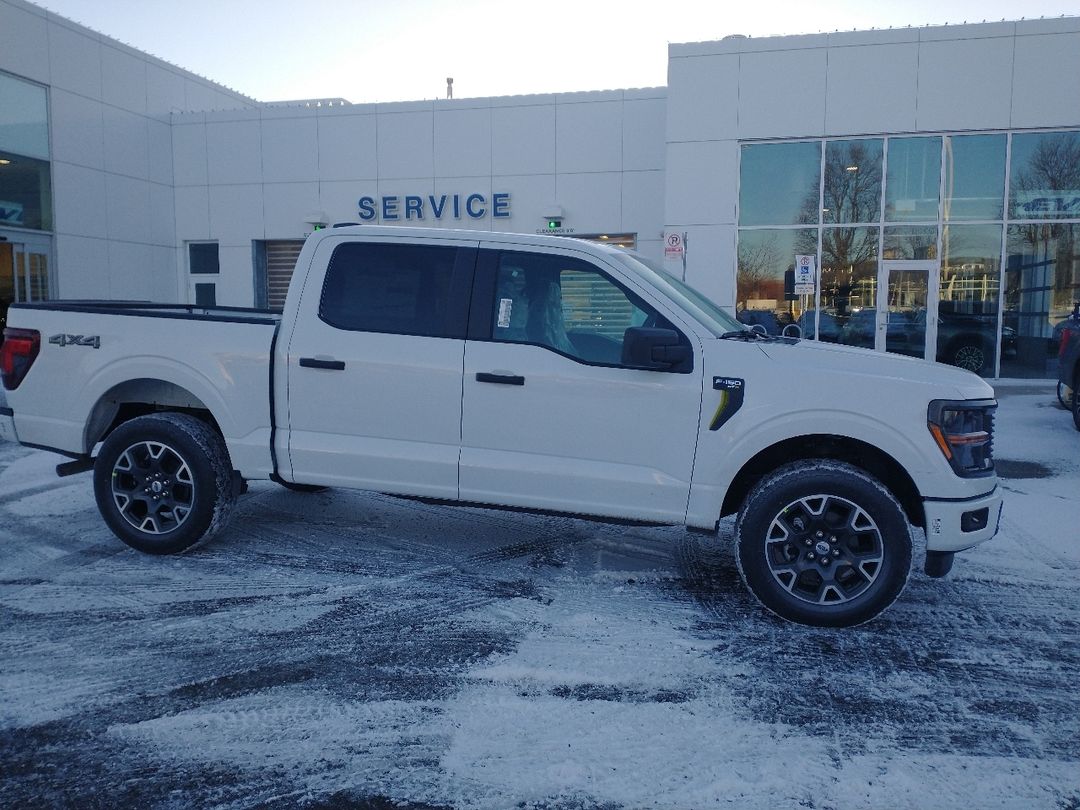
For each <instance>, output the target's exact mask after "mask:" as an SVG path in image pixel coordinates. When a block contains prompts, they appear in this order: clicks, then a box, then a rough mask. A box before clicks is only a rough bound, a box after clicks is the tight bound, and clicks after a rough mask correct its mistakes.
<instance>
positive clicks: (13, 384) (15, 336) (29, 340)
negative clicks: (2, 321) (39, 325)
mask: <svg viewBox="0 0 1080 810" xmlns="http://www.w3.org/2000/svg"><path fill="white" fill-rule="evenodd" d="M40 349H41V333H40V332H38V331H37V330H36V329H13V328H11V327H8V328H7V329H5V330H4V342H3V344H2V345H0V377H3V380H4V388H6V389H7V390H8V391H14V390H15V389H16V388H18V387H19V383H21V382H22V381H23V378H24V377H25V376H26V372H28V371H29V370H30V366H32V365H33V364H34V360H36V359H37V356H38V351H39V350H40Z"/></svg>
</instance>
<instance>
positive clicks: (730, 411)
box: [709, 377, 746, 430]
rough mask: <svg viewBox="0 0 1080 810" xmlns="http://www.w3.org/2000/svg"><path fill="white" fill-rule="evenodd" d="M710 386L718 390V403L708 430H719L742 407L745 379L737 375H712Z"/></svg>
mask: <svg viewBox="0 0 1080 810" xmlns="http://www.w3.org/2000/svg"><path fill="white" fill-rule="evenodd" d="M712 387H713V390H714V391H719V392H720V404H719V405H717V406H716V413H714V414H713V418H712V422H710V423H709V430H719V429H720V428H722V427H723V426H724V424H725V423H726V422H727V420H728V419H730V418H731V417H733V416H734V415H735V414H736V412H737V411H738V410H739V408H741V407H742V404H743V392H744V391H745V390H746V381H745V380H741V379H739V378H738V377H713V378H712Z"/></svg>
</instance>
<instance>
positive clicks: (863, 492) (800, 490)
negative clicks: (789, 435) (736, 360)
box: [735, 459, 912, 627]
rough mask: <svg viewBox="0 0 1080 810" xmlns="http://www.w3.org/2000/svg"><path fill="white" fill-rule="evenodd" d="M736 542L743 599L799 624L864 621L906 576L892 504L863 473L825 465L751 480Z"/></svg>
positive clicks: (809, 464) (906, 540)
mask: <svg viewBox="0 0 1080 810" xmlns="http://www.w3.org/2000/svg"><path fill="white" fill-rule="evenodd" d="M817 509H820V510H821V511H820V514H818V515H815V514H813V513H814V510H817ZM800 526H801V528H800ZM735 545H736V549H735V551H736V554H735V559H736V562H737V564H738V568H739V574H740V575H741V576H742V579H743V582H744V583H745V584H746V586H747V588H749V589H750V592H751V593H752V594H753V595H754V596H755V597H756V598H757V600H758V601H759V602H761V604H762V605H763V606H764V607H765V608H767V609H768V610H770V611H772V612H773V613H775V614H776V615H777V616H780V617H781V618H784V619H788V620H790V621H793V622H798V623H800V624H808V625H817V626H821V627H851V626H853V625H857V624H862V623H863V622H867V621H870V620H871V619H873V618H875V617H876V616H878V615H880V614H881V613H882V611H884V610H885V609H886V608H888V607H889V606H890V605H891V604H892V603H893V602H894V601H895V600H896V597H897V596H899V595H900V592H901V591H902V590H903V588H904V585H905V584H906V582H907V579H908V574H909V573H910V571H911V549H912V541H911V528H910V525H909V524H908V520H907V517H906V516H905V514H904V510H903V508H902V507H901V506H900V504H899V503H898V502H897V500H896V498H895V497H894V496H893V494H892V493H891V492H890V491H889V490H888V489H886V487H885V486H884V485H883V484H882V483H881V482H880V481H878V480H877V479H875V478H874V477H873V476H871V475H869V474H868V473H866V472H864V471H863V470H860V469H859V468H857V467H855V466H853V465H851V464H847V463H844V462H840V461H832V460H827V459H819V460H809V461H799V462H794V463H792V464H788V465H786V466H784V467H780V468H779V469H777V470H776V471H774V472H773V473H771V474H769V475H767V476H765V477H764V478H763V479H762V480H761V481H760V482H758V484H757V485H756V486H755V487H754V488H753V489H752V490H751V491H750V494H749V495H748V496H747V498H746V500H745V501H744V502H743V505H742V508H741V509H740V510H739V515H738V518H737V520H736V523H735ZM825 558H827V560H828V561H827V562H824V563H823V562H822V560H823V559H825ZM830 578H831V579H830ZM830 582H832V584H830Z"/></svg>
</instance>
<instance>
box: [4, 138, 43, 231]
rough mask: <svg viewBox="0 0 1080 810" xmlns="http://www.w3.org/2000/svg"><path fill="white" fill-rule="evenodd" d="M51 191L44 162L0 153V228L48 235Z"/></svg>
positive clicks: (9, 153)
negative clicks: (8, 227) (33, 230)
mask: <svg viewBox="0 0 1080 810" xmlns="http://www.w3.org/2000/svg"><path fill="white" fill-rule="evenodd" d="M51 189H52V184H51V182H50V172H49V164H48V162H47V161H44V160H35V159H34V158H28V157H24V156H22V155H16V154H13V153H11V152H0V228H2V227H4V226H12V227H15V228H33V229H35V230H41V231H51V230H52V191H51Z"/></svg>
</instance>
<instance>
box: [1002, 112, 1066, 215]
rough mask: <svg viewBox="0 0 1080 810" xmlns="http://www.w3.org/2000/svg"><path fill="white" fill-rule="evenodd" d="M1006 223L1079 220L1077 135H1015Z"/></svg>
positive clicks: (1044, 133) (1040, 133)
mask: <svg viewBox="0 0 1080 810" xmlns="http://www.w3.org/2000/svg"><path fill="white" fill-rule="evenodd" d="M1009 218H1010V219H1080V132H1037V133H1017V134H1015V135H1013V140H1012V161H1011V164H1010V166H1009Z"/></svg>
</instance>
